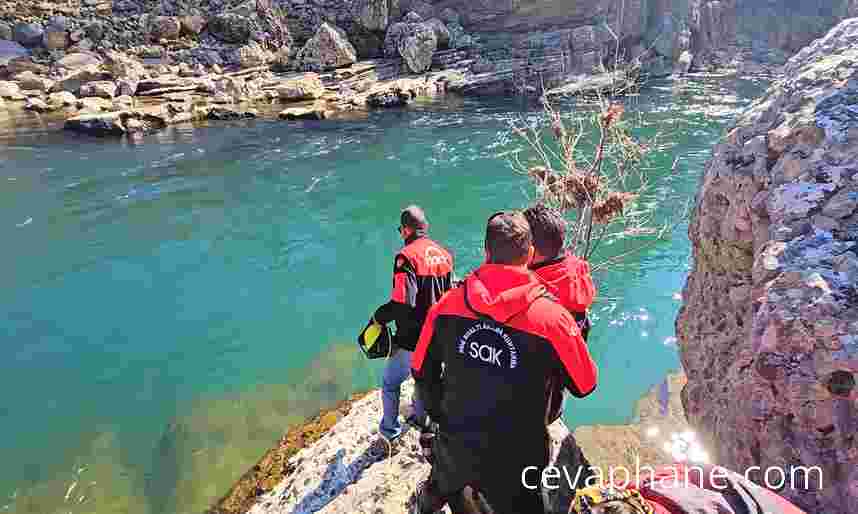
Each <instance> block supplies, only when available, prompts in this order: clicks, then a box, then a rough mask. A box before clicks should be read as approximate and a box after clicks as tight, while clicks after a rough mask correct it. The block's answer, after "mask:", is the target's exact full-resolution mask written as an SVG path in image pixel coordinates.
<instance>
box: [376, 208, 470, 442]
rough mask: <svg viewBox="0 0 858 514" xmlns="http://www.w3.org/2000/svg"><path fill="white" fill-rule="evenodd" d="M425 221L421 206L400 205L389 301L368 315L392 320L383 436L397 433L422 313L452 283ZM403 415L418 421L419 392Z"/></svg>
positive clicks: (445, 257)
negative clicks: (397, 248) (410, 409)
mask: <svg viewBox="0 0 858 514" xmlns="http://www.w3.org/2000/svg"><path fill="white" fill-rule="evenodd" d="M428 229H429V222H428V221H427V219H426V214H425V213H424V212H423V209H421V208H420V207H418V206H416V205H411V206H409V207H406V208H405V209H404V210H403V211H402V213H401V214H400V217H399V226H398V227H397V231H398V232H399V235H400V237H401V238H402V239H403V241H404V242H405V246H404V247H403V248H402V250H400V251H399V253H397V254H396V257H395V258H394V265H393V290H392V292H391V295H390V301H389V302H387V303H386V304H384V305H382V306H381V307H379V308H378V309H376V311H375V314H374V315H373V319H375V321H377V322H378V323H381V324H386V323H389V322H391V321H395V322H396V336H395V337H394V340H393V342H394V345H395V348H394V349H393V350H392V352H393V353H392V354H391V355H390V358H389V359H388V361H387V365H386V366H385V369H384V377H383V379H382V385H381V394H382V404H383V407H384V414H383V415H382V418H381V423H380V425H379V433H380V434H381V436H382V437H383V438H384V440H386V441H387V442H391V443H392V442H393V441H395V440H397V439H398V438H399V436H400V435H401V434H402V424H401V423H400V422H399V395H400V387H401V385H402V383H403V382H404V381H405V380H406V379H407V378H408V377H409V376H410V374H411V373H410V371H411V355H412V352H413V351H414V348H415V346H417V338H418V336H419V335H420V328H421V327H422V326H423V321H424V320H425V319H426V313H427V312H428V311H429V308H430V307H432V306H433V305H434V304H435V303H436V302H437V301H438V300H439V299H440V298H441V295H443V294H444V293H445V292H446V291H447V290H449V289H450V288H451V287H452V283H453V256H452V255H451V254H450V252H448V251H447V250H446V249H445V248H444V247H443V246H441V245H440V244H438V243H436V242H435V241H432V240H431V239H429V238H428V237H427V235H426V234H427V230H428ZM412 407H413V413H412V415H411V417H410V418H409V421H410V422H411V423H413V424H415V425H418V426H422V420H423V419H424V418H425V412H424V409H423V405H422V402H421V401H420V398H419V396H417V395H415V398H414V401H413V403H412Z"/></svg>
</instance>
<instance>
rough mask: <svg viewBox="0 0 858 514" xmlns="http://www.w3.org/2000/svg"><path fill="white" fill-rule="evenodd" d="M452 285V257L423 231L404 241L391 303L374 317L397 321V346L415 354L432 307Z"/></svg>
mask: <svg viewBox="0 0 858 514" xmlns="http://www.w3.org/2000/svg"><path fill="white" fill-rule="evenodd" d="M452 285H453V256H452V255H451V254H450V252H448V251H447V250H446V249H445V248H444V247H443V246H441V245H439V244H438V243H436V242H435V241H432V240H431V239H429V238H428V237H426V236H425V235H423V234H422V233H421V232H418V233H417V234H416V235H414V236H412V237H411V238H409V239H408V240H406V242H405V247H403V248H402V250H401V251H400V252H399V253H398V254H396V257H395V258H394V262H393V289H392V291H391V293H390V301H389V302H388V303H386V304H384V305H382V306H381V307H379V308H378V309H377V310H376V311H375V314H374V315H373V317H374V318H375V320H376V321H378V322H379V323H389V322H391V321H396V338H395V339H394V341H395V343H396V346H398V347H400V348H403V349H405V350H409V351H414V348H415V347H416V346H417V338H418V337H419V336H420V327H422V326H423V321H425V319H426V314H427V313H428V312H429V308H430V307H432V306H433V305H435V303H437V302H438V300H439V299H441V296H442V295H443V294H444V293H445V292H447V291H448V290H449V289H450V288H451V287H452Z"/></svg>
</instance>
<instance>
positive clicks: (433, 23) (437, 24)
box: [426, 18, 450, 48]
mask: <svg viewBox="0 0 858 514" xmlns="http://www.w3.org/2000/svg"><path fill="white" fill-rule="evenodd" d="M426 25H428V26H429V27H431V28H432V31H433V32H435V39H437V40H438V48H447V47H449V46H450V30H449V29H448V28H447V26H446V25H444V22H443V21H441V20H439V19H438V18H432V19H430V20H428V21H427V22H426Z"/></svg>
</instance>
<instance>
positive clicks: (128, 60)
mask: <svg viewBox="0 0 858 514" xmlns="http://www.w3.org/2000/svg"><path fill="white" fill-rule="evenodd" d="M104 67H105V69H107V70H108V71H109V72H110V73H111V75H113V77H114V78H116V79H130V80H137V81H139V80H140V79H142V78H143V77H144V76H145V75H146V68H145V67H144V66H143V63H142V62H140V61H139V60H138V59H137V58H135V57H133V56H131V55H128V54H126V53H123V52H118V51H113V50H111V51H108V52H105V54H104Z"/></svg>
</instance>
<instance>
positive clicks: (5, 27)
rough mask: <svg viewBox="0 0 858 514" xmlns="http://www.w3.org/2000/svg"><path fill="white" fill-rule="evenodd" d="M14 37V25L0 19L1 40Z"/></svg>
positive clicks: (9, 39)
mask: <svg viewBox="0 0 858 514" xmlns="http://www.w3.org/2000/svg"><path fill="white" fill-rule="evenodd" d="M13 37H14V36H13V34H12V25H9V24H8V23H6V22H2V21H0V41H11V40H12V38H13Z"/></svg>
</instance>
